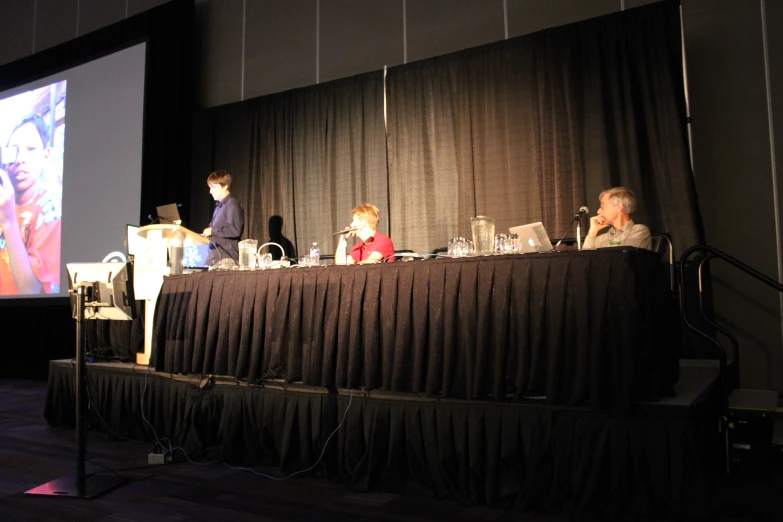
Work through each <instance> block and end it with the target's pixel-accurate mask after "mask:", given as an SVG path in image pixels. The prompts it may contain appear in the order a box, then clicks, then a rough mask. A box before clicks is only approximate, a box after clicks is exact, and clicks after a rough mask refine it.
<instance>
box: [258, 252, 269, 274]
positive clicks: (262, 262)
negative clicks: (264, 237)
mask: <svg viewBox="0 0 783 522" xmlns="http://www.w3.org/2000/svg"><path fill="white" fill-rule="evenodd" d="M271 266H272V254H269V253H266V254H259V257H258V268H260V269H261V270H266V269H268V268H270V267H271Z"/></svg>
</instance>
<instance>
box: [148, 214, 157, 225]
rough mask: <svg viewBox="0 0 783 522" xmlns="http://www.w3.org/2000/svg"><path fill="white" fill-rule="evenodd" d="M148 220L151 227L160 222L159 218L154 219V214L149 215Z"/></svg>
mask: <svg viewBox="0 0 783 522" xmlns="http://www.w3.org/2000/svg"><path fill="white" fill-rule="evenodd" d="M147 219H149V220H150V225H153V224H154V223H155V222H156V221H157V220H158V218H153V217H152V214H147Z"/></svg>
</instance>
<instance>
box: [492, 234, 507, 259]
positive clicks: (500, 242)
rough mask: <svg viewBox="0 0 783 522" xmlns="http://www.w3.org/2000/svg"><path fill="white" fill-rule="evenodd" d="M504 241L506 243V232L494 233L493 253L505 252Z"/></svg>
mask: <svg viewBox="0 0 783 522" xmlns="http://www.w3.org/2000/svg"><path fill="white" fill-rule="evenodd" d="M506 243H508V234H496V235H495V253H496V254H505V253H506Z"/></svg>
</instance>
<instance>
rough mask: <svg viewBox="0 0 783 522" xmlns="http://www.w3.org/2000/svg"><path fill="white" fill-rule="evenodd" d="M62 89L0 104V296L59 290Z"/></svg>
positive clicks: (32, 93)
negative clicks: (0, 146)
mask: <svg viewBox="0 0 783 522" xmlns="http://www.w3.org/2000/svg"><path fill="white" fill-rule="evenodd" d="M65 87H66V82H64V81H62V82H58V83H54V84H51V85H48V86H46V87H42V88H39V89H35V90H32V91H28V92H25V93H21V94H18V95H15V96H12V97H9V98H6V99H4V100H0V140H2V142H0V144H1V145H2V147H3V148H2V151H0V153H1V154H0V295H37V294H57V293H59V292H60V238H61V231H62V211H61V208H62V172H63V169H62V165H63V161H62V158H63V152H64V131H65V94H66V89H65Z"/></svg>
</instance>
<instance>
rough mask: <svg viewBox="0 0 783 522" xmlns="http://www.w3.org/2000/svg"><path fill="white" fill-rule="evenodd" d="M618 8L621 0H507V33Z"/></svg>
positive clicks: (544, 26)
mask: <svg viewBox="0 0 783 522" xmlns="http://www.w3.org/2000/svg"><path fill="white" fill-rule="evenodd" d="M619 10H620V0H591V1H590V2H585V1H583V0H508V36H509V38H513V37H514V36H520V35H523V34H530V33H534V32H536V31H541V30H542V29H548V28H550V27H557V26H560V25H566V24H570V23H573V22H580V21H582V20H587V19H589V18H595V17H596V16H601V15H605V14H609V13H614V12H616V11H619Z"/></svg>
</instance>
